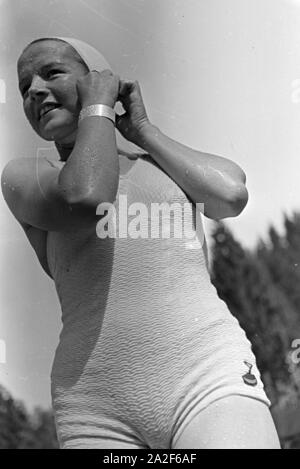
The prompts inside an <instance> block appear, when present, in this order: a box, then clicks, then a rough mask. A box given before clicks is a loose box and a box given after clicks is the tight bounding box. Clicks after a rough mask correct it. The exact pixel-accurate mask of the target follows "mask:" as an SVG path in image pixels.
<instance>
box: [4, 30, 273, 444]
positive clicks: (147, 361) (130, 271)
mask: <svg viewBox="0 0 300 469" xmlns="http://www.w3.org/2000/svg"><path fill="white" fill-rule="evenodd" d="M18 74H19V84H20V91H21V94H22V96H23V102H24V110H25V114H26V116H27V118H28V120H29V122H30V123H31V125H32V127H33V129H34V130H35V132H36V133H37V134H38V135H39V136H41V137H42V138H44V139H45V140H52V141H54V142H55V145H56V148H57V150H58V153H59V155H60V162H53V161H48V160H47V159H46V158H39V159H37V158H30V159H18V160H13V161H11V162H10V163H9V164H8V165H7V166H6V167H5V169H4V171H3V173H2V189H3V194H4V197H5V199H6V201H7V203H8V205H9V207H10V209H11V211H12V212H13V214H14V215H15V217H16V218H17V220H18V221H19V222H20V224H21V225H22V227H23V228H24V230H25V233H26V235H27V236H28V239H29V241H30V243H31V244H32V246H33V247H34V249H35V251H36V253H37V255H38V258H39V260H40V263H41V265H42V267H43V268H44V270H45V271H46V272H47V273H48V275H49V276H50V277H51V278H53V280H54V282H55V286H56V290H57V293H58V296H59V299H60V303H61V308H62V322H63V327H62V331H61V335H60V341H59V345H58V348H57V350H56V354H55V359H54V363H53V368H52V376H51V378H52V398H53V408H54V411H55V419H56V425H57V432H58V438H59V441H60V445H61V447H62V448H132V449H133V448H149V447H150V448H156V449H157V448H174V449H179V448H211V447H213V448H257V447H263V448H277V447H279V445H278V439H277V435H276V431H275V428H274V425H273V421H272V419H271V416H270V413H269V409H268V406H269V405H270V403H269V401H268V399H267V397H266V395H265V393H264V390H263V385H262V383H261V381H260V376H259V371H258V370H257V368H256V363H255V357H254V356H253V354H252V351H251V345H250V343H249V342H248V340H247V339H246V336H245V334H244V332H243V331H242V330H241V329H240V327H239V324H238V322H237V320H236V319H235V318H233V317H232V316H231V314H230V312H229V311H228V309H227V307H226V305H225V303H224V302H222V301H221V300H220V299H219V297H218V296H217V293H216V290H215V289H214V287H213V286H212V284H211V282H210V278H209V274H208V271H207V266H206V260H207V259H206V250H205V244H204V246H203V248H202V246H201V249H200V250H199V249H198V250H197V251H195V250H194V248H195V243H194V241H195V239H196V241H197V240H198V242H199V231H198V232H197V233H196V229H197V230H198V229H199V217H198V223H197V224H196V226H195V223H194V222H195V213H196V212H195V204H197V203H202V204H204V214H205V215H206V216H208V217H210V218H213V219H221V218H225V217H233V216H237V215H238V214H239V213H240V212H241V211H242V210H243V208H244V206H245V205H246V203H247V190H246V188H245V175H244V173H243V171H242V170H241V169H240V168H239V167H238V166H237V165H236V164H235V163H233V162H232V161H230V160H227V159H225V158H221V157H217V156H213V155H208V154H204V153H201V152H198V151H195V150H192V149H190V148H187V147H185V146H183V145H181V144H179V143H177V142H175V141H173V140H171V139H169V138H168V137H167V136H165V135H164V134H163V133H162V132H161V131H160V130H159V129H158V128H157V127H156V126H154V125H153V124H152V123H151V122H150V121H149V119H148V117H147V114H146V110H145V106H144V103H143V99H142V96H141V90H140V87H139V85H138V83H137V82H132V81H125V80H122V79H121V78H120V77H119V76H117V75H115V74H114V73H113V72H112V71H111V70H110V67H109V65H108V63H107V62H106V61H105V59H104V58H103V57H102V55H101V54H100V53H99V52H98V51H96V50H95V49H93V48H92V47H91V46H89V45H87V44H85V43H83V42H81V41H78V40H75V39H68V38H43V39H39V40H37V41H34V42H32V43H31V44H29V45H28V46H27V47H26V49H25V50H24V51H23V53H22V55H21V57H20V59H19V61H18ZM117 101H120V102H121V103H122V105H123V107H124V110H125V113H124V114H123V115H122V116H117V117H116V124H115V125H114V118H115V115H114V111H113V108H114V107H115V104H116V102H117ZM95 105H96V107H95ZM97 105H101V107H97ZM115 126H116V128H117V130H118V131H119V132H120V133H121V134H122V135H123V136H124V137H125V138H126V139H127V140H129V141H131V142H133V143H135V144H136V145H138V146H139V147H141V148H142V149H143V150H144V151H145V154H144V155H140V157H139V158H137V159H136V160H132V161H131V162H130V160H129V159H128V161H127V160H124V161H127V163H128V164H127V168H126V165H125V164H124V161H123V160H122V158H119V154H120V152H118V148H117V144H116V134H115ZM150 155H151V156H150ZM123 159H124V156H123ZM122 161H123V162H122ZM121 162H122V163H121ZM120 167H121V171H120ZM124 168H125V169H124ZM126 169H127V171H126ZM121 196H122V197H123V198H124V197H125V196H126V210H127V209H128V213H129V212H130V213H129V214H131V215H132V214H133V209H134V207H136V206H135V205H134V204H137V203H139V207H142V208H140V210H141V212H143V213H141V215H144V217H142V216H141V217H139V218H138V222H139V223H136V220H135V223H134V224H133V225H132V223H131V224H130V225H129V226H127V225H126V230H125V236H124V226H123V228H122V230H123V236H121V234H120V229H119V231H118V235H116V231H114V230H115V228H116V220H115V218H114V216H113V217H110V218H109V217H107V214H106V212H105V211H104V210H103V205H102V204H106V205H105V206H106V207H108V213H110V214H111V213H113V214H115V213H117V211H118V210H119V217H121V218H122V217H124V210H125V209H124V204H123V202H124V199H122V204H123V205H122V207H121ZM189 201H192V202H193V207H194V208H193V212H192V213H189V212H188V211H187V212H185V214H186V217H187V218H188V219H189V221H192V222H193V223H194V224H193V230H194V234H195V236H196V235H197V236H196V237H195V239H194V241H192V242H191V240H190V238H187V237H185V236H181V237H180V236H173V237H172V236H164V235H163V234H161V235H159V236H157V233H156V234H153V232H152V231H151V234H152V235H153V236H151V235H150V234H149V236H139V233H138V230H137V225H138V224H139V225H140V226H139V227H140V228H141V229H143V230H144V231H143V233H145V229H147V228H149V225H148V222H149V219H150V218H153V217H152V212H151V210H152V208H153V204H155V203H159V204H161V203H167V204H169V205H168V206H170V204H175V203H176V204H177V207H178V204H179V207H183V206H184V204H185V206H186V204H187V203H188V202H189ZM107 204H108V205H107ZM111 207H114V209H115V212H114V211H111V210H110V209H111ZM121 208H122V210H123V211H122V210H121ZM144 208H145V210H144ZM128 213H126V214H125V215H126V216H125V218H126V217H127V218H126V220H127V219H128ZM145 214H146V215H145ZM150 214H151V215H150ZM105 217H106V218H105ZM166 218H167V217H165V218H164V219H163V220H162V221H161V220H160V222H159V226H160V228H163V229H164V228H165V220H166ZM171 218H172V221H175V218H176V217H175V215H174V213H173V215H172V217H171ZM126 220H125V221H126ZM103 221H105V225H110V223H111V222H112V221H113V223H112V225H113V229H112V231H114V235H112V233H111V226H110V227H109V229H108V231H109V233H110V236H107V237H105V236H102V235H103V232H105V226H104V223H102V222H103ZM123 221H124V220H123ZM150 221H151V222H152V223H154V225H155V221H156V222H157V217H156V218H155V219H154V220H153V219H151V220H150ZM177 221H178V219H177ZM185 221H186V220H184V222H185ZM101 223H102V224H101ZM176 223H177V222H176V221H175V225H176ZM154 225H153V226H154ZM175 225H174V227H175V228H176V226H177V228H178V227H179V224H178V223H177V225H176V226H175ZM127 228H128V230H127ZM175 228H174V230H175ZM200 229H201V226H200ZM151 230H152V225H151ZM154 231H155V226H154ZM148 233H149V231H148ZM129 234H130V235H129ZM198 244H199V243H198ZM198 247H199V245H198Z"/></svg>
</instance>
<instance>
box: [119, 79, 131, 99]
mask: <svg viewBox="0 0 300 469" xmlns="http://www.w3.org/2000/svg"><path fill="white" fill-rule="evenodd" d="M133 85H134V82H133V81H130V80H120V88H119V95H120V96H126V95H128V94H129V93H130V92H131V90H132V87H133Z"/></svg>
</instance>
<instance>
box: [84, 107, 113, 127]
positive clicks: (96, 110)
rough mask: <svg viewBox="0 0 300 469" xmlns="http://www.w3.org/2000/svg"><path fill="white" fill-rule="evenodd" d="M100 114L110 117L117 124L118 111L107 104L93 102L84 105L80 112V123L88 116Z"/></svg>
mask: <svg viewBox="0 0 300 469" xmlns="http://www.w3.org/2000/svg"><path fill="white" fill-rule="evenodd" d="M91 116H100V117H106V118H107V119H110V120H111V121H112V122H113V123H114V124H116V113H115V111H114V109H113V108H112V107H109V106H106V105H105V104H93V105H91V106H87V107H84V108H83V109H82V110H81V112H80V114H79V120H78V123H80V122H81V121H82V120H83V119H85V118H86V117H91Z"/></svg>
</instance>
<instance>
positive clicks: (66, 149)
mask: <svg viewBox="0 0 300 469" xmlns="http://www.w3.org/2000/svg"><path fill="white" fill-rule="evenodd" d="M55 146H56V149H57V151H58V153H59V156H60V159H61V161H67V159H68V158H69V156H70V154H71V153H72V151H73V148H74V144H73V143H69V144H60V143H57V142H55Z"/></svg>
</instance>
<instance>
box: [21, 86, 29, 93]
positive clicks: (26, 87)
mask: <svg viewBox="0 0 300 469" xmlns="http://www.w3.org/2000/svg"><path fill="white" fill-rule="evenodd" d="M28 89H29V85H26V86H23V88H21V95H22V96H25V94H26V93H27V91H28Z"/></svg>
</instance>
